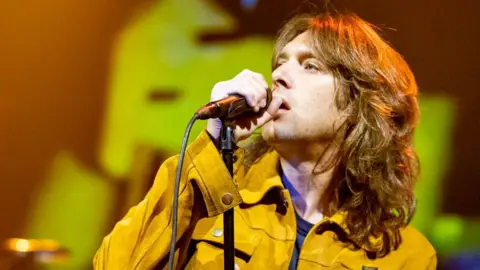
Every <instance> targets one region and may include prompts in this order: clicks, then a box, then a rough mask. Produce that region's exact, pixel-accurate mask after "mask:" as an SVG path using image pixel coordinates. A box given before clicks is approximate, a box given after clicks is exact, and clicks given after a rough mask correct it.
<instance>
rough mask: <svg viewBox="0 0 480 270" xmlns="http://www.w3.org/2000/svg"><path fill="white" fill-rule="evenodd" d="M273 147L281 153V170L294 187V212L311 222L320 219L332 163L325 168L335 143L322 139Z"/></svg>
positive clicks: (331, 172)
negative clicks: (323, 142)
mask: <svg viewBox="0 0 480 270" xmlns="http://www.w3.org/2000/svg"><path fill="white" fill-rule="evenodd" d="M299 145H300V147H299ZM274 147H275V150H276V151H277V152H278V153H279V155H280V164H281V166H282V170H283V173H284V174H285V176H286V177H287V179H288V181H289V183H290V185H291V187H293V189H294V191H292V192H291V195H292V201H293V204H294V207H295V210H296V211H297V214H298V215H299V216H300V217H302V218H303V219H305V220H307V221H308V222H310V223H313V224H315V223H317V222H319V221H320V220H321V219H322V218H323V214H324V212H325V211H324V209H326V207H325V206H326V204H327V202H326V201H325V199H326V198H327V196H325V192H326V190H327V188H328V186H329V184H330V182H331V179H332V176H333V171H334V169H335V168H334V167H332V166H330V167H327V168H328V169H326V170H324V168H325V166H329V165H330V164H329V163H330V160H331V157H332V155H333V153H334V152H335V149H333V148H334V147H333V146H332V145H331V146H330V147H329V146H328V144H321V143H313V144H312V143H301V144H296V145H291V146H290V145H286V144H282V145H281V146H277V145H276V146H274ZM318 169H321V170H318Z"/></svg>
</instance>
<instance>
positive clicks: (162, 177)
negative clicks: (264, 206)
mask: <svg viewBox="0 0 480 270" xmlns="http://www.w3.org/2000/svg"><path fill="white" fill-rule="evenodd" d="M177 162H178V156H175V157H172V158H170V159H168V160H167V161H165V162H164V163H163V164H162V165H161V167H160V169H159V171H158V173H157V176H156V178H155V181H154V184H153V187H152V188H151V189H150V190H149V192H148V194H147V195H146V197H145V198H144V199H143V200H142V201H141V202H140V203H139V204H138V205H136V206H134V207H132V208H131V209H130V210H129V211H128V213H127V215H126V216H125V217H124V218H123V219H122V220H120V221H119V222H118V223H117V224H116V225H115V227H114V229H113V231H112V232H111V233H110V234H109V235H107V236H106V237H105V238H104V240H103V242H102V245H101V247H100V249H99V250H98V251H97V253H96V255H95V258H94V262H93V264H94V269H108V270H110V269H112V270H113V269H115V270H116V269H151V268H154V267H155V266H156V265H160V267H161V268H163V267H164V266H166V265H167V264H168V256H169V247H170V238H171V233H172V226H171V216H172V205H173V189H174V182H175V174H176V169H177ZM227 193H230V194H231V195H232V198H233V201H232V202H231V203H230V204H229V205H225V204H224V203H223V202H222V196H223V195H224V194H227ZM241 202H242V199H241V196H240V194H239V192H238V190H237V188H236V185H235V183H234V181H233V180H232V178H231V176H230V174H229V173H228V170H227V168H226V167H225V165H224V164H223V161H222V159H221V156H220V155H219V153H218V150H217V148H216V147H215V145H214V144H213V142H212V141H211V139H210V137H209V136H208V134H207V132H206V131H205V130H204V131H202V133H201V134H200V135H199V137H198V138H197V139H196V140H195V141H194V142H193V143H192V144H190V145H189V146H188V148H187V151H186V154H185V159H184V164H183V168H182V178H181V184H180V193H179V201H178V206H179V207H178V228H177V237H176V239H177V243H176V252H175V253H176V254H175V261H176V262H175V265H176V267H180V266H181V265H182V264H183V263H184V262H185V260H186V253H187V249H188V245H189V243H190V239H191V233H192V232H193V229H194V228H195V225H196V222H197V221H198V219H199V218H201V217H204V216H209V217H211V216H215V215H218V214H221V213H223V212H225V211H226V210H228V209H230V208H233V207H235V206H236V205H238V204H240V203H241Z"/></svg>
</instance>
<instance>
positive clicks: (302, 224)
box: [281, 172, 313, 270]
mask: <svg viewBox="0 0 480 270" xmlns="http://www.w3.org/2000/svg"><path fill="white" fill-rule="evenodd" d="M281 176H282V182H283V185H284V186H285V188H286V189H288V191H289V193H290V196H291V197H292V199H294V198H298V197H299V196H300V194H298V192H297V191H296V190H295V188H294V187H293V186H292V184H291V183H290V181H288V179H287V177H286V176H285V174H284V173H283V172H281ZM295 217H296V220H297V239H296V240H295V247H294V248H293V254H292V259H291V260H290V265H289V266H288V270H296V269H297V263H298V256H299V254H300V249H301V248H302V245H303V241H304V240H305V237H307V234H308V232H309V231H310V229H312V227H313V224H312V223H310V222H308V221H306V220H304V219H303V218H301V217H300V216H299V215H298V214H297V211H295Z"/></svg>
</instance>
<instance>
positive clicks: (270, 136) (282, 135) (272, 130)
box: [262, 122, 298, 143]
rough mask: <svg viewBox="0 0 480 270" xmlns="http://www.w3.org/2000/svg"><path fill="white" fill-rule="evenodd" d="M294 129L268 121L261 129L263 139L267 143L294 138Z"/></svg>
mask: <svg viewBox="0 0 480 270" xmlns="http://www.w3.org/2000/svg"><path fill="white" fill-rule="evenodd" d="M296 135H298V134H294V130H293V129H292V128H287V127H281V126H278V125H275V124H274V123H272V122H270V123H268V125H265V126H264V128H263V131H262V137H263V140H265V141H266V142H267V143H278V142H282V141H290V140H293V139H295V136H296Z"/></svg>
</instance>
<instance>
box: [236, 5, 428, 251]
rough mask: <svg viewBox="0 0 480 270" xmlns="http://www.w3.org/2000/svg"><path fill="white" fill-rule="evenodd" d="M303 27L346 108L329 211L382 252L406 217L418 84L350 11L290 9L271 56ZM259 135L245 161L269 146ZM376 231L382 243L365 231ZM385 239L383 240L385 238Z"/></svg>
mask: <svg viewBox="0 0 480 270" xmlns="http://www.w3.org/2000/svg"><path fill="white" fill-rule="evenodd" d="M304 32H306V33H308V35H309V37H310V39H309V40H310V42H311V45H312V48H313V49H314V50H315V52H316V55H317V57H318V58H319V59H320V60H321V61H322V62H323V64H324V65H325V66H326V68H327V70H328V72H331V73H332V74H333V76H334V78H335V87H336V92H335V104H336V106H337V108H338V109H339V111H341V112H343V113H344V114H345V115H347V120H346V121H345V123H344V124H343V125H342V126H341V128H340V129H339V130H338V134H339V138H340V139H339V141H338V142H337V141H335V142H334V143H335V144H337V145H338V148H339V149H338V152H337V154H336V155H335V159H336V162H335V164H336V166H337V168H336V174H335V175H336V177H334V179H332V182H331V190H332V192H330V194H327V196H328V197H329V200H328V212H329V213H334V212H336V211H339V210H345V213H346V218H345V224H344V225H345V226H346V227H347V228H348V230H349V231H350V234H349V238H350V240H351V241H353V242H354V243H355V244H356V245H357V246H364V247H366V248H367V249H368V250H371V251H374V252H375V255H376V256H383V255H386V254H387V253H388V252H389V249H390V248H392V247H393V248H394V249H396V248H397V247H398V246H399V245H400V243H401V238H400V229H401V228H402V227H405V226H406V225H407V224H408V223H409V222H410V220H411V218H412V216H413V213H414V209H415V199H414V194H413V186H414V183H415V181H416V179H417V175H418V170H419V162H418V158H417V156H416V154H415V151H414V148H413V132H414V129H415V127H416V125H417V122H418V117H419V109H418V104H417V97H416V96H417V85H416V82H415V78H414V76H413V74H412V71H411V70H410V68H409V67H408V65H407V63H406V62H405V60H404V59H403V58H402V56H401V55H400V54H399V53H397V52H396V51H395V50H394V49H393V48H392V47H391V46H390V45H389V44H388V43H387V42H385V41H384V40H383V39H382V38H381V37H380V35H379V34H378V33H377V31H376V29H375V28H374V26H372V25H371V24H369V23H368V22H366V21H364V20H362V19H361V18H359V17H358V16H356V15H354V14H348V13H347V14H341V13H335V14H321V15H309V14H304V15H297V16H295V17H294V18H292V19H291V20H289V21H288V22H287V23H286V24H285V25H284V27H283V28H282V29H281V30H280V32H279V34H278V36H277V40H276V43H275V49H274V53H273V57H272V68H273V67H275V66H276V61H277V57H278V55H279V53H280V51H281V49H282V48H283V47H284V46H285V45H286V44H287V43H288V42H290V41H291V40H293V39H294V38H295V37H296V36H298V35H299V34H301V33H304ZM271 150H272V148H270V147H269V146H268V145H266V143H265V142H264V141H262V139H261V136H258V135H257V136H255V137H253V138H252V140H250V141H249V143H248V144H247V145H246V153H247V154H246V159H245V161H246V163H248V164H247V165H249V164H251V163H253V162H255V160H258V159H259V157H261V156H262V155H263V154H264V153H266V152H268V151H271ZM372 237H373V238H378V237H381V238H382V239H383V243H384V244H383V245H378V244H375V243H374V241H372V240H371V239H372ZM385 243H387V244H385Z"/></svg>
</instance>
